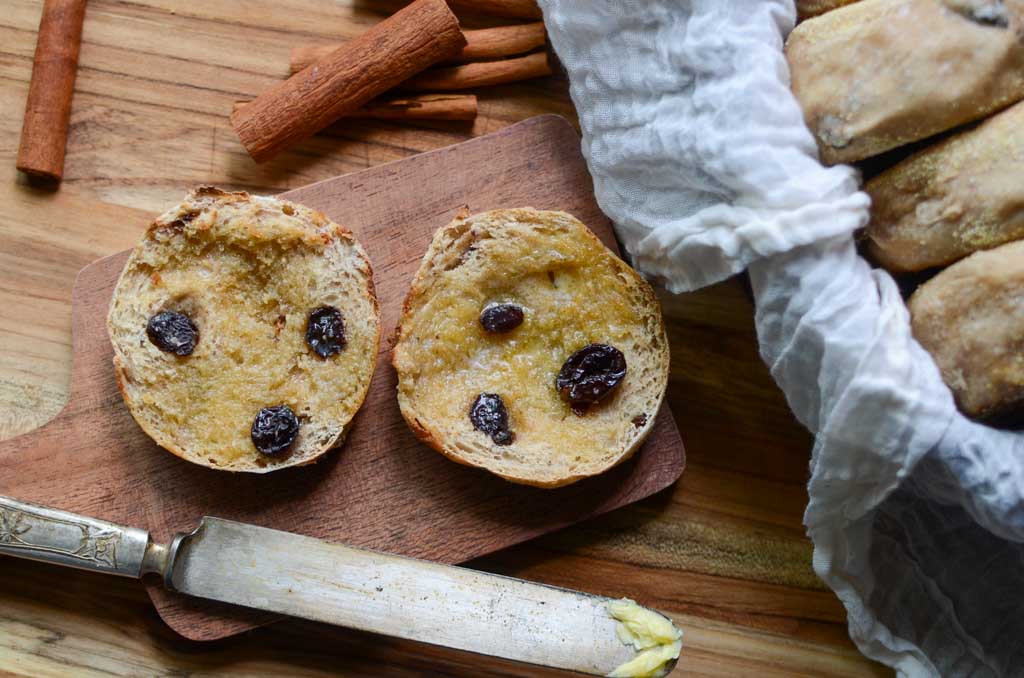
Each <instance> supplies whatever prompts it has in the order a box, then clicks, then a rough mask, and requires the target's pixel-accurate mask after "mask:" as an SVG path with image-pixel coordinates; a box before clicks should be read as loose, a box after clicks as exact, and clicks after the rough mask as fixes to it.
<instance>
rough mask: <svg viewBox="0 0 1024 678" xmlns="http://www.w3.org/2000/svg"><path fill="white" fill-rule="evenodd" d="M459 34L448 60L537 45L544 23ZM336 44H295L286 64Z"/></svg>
mask: <svg viewBox="0 0 1024 678" xmlns="http://www.w3.org/2000/svg"><path fill="white" fill-rule="evenodd" d="M463 34H464V35H465V36H466V46H465V47H464V48H463V49H462V52H461V53H460V54H458V55H457V56H456V57H455V58H454V59H451V60H450V61H451V62H452V63H465V62H467V61H477V60H480V59H495V58H500V57H506V56H512V55H513V54H524V53H526V52H529V51H530V50H533V49H536V48H538V47H540V46H541V45H543V44H544V43H545V41H546V39H547V36H546V34H545V33H544V23H543V22H541V21H537V22H534V23H531V24H517V25H515V26H499V27H498V28H483V29H480V30H476V31H463ZM339 47H341V44H333V45H302V46H301V47H295V48H293V49H292V51H291V58H290V60H289V64H288V65H289V72H290V73H298V72H299V71H301V70H302V69H304V68H307V67H309V66H310V65H311V64H314V63H316V62H317V61H319V60H320V59H323V58H324V57H325V56H327V55H328V54H330V53H331V52H333V51H334V50H336V49H338V48H339Z"/></svg>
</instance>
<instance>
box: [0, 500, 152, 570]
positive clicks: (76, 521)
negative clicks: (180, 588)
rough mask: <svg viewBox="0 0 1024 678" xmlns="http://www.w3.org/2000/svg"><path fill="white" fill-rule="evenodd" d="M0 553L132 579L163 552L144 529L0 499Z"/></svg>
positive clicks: (150, 565) (150, 567)
mask: <svg viewBox="0 0 1024 678" xmlns="http://www.w3.org/2000/svg"><path fill="white" fill-rule="evenodd" d="M0 554H3V555H10V556H15V557H18V558H28V559H30V560H39V561H43V562H47V563H54V564H56V565H66V566H69V567H77V568H80V569H83V570H93V571H96V572H105V573H107V574H117V575H121V576H123V577H136V578H137V577H140V576H142V574H144V573H146V572H163V570H164V566H165V565H166V563H167V548H166V547H164V546H161V545H159V544H153V543H152V542H150V540H149V533H148V532H146V531H145V530H140V529H137V528H134V527H123V526H121V525H115V524H113V523H108V522H105V521H103V520H96V519H95V518H87V517H85V516H80V515H76V514H74V513H67V512H66V511H58V510H57V509H52V508H46V507H45V506H37V505H36V504H29V503H26V502H21V501H17V500H15V499H10V498H8V497H3V496H0Z"/></svg>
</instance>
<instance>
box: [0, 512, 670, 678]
mask: <svg viewBox="0 0 1024 678" xmlns="http://www.w3.org/2000/svg"><path fill="white" fill-rule="evenodd" d="M0 554H4V555H10V556H16V557H19V558H28V559H31V560H38V561H44V562H48V563H55V564H58V565H66V566H70V567H75V568H80V569H85V570H92V571H95V572H103V573H107V574H115V575H121V576H125V577H134V578H141V577H142V576H143V575H146V574H155V575H158V576H160V577H162V578H163V583H164V585H165V586H166V587H167V588H169V589H171V590H174V591H178V592H181V593H184V594H188V595H191V596H196V597H199V598H206V599H209V600H217V601H221V602H225V603H232V604H235V605H242V606H245V607H249V608H254V609H258V610H266V611H270V612H277V613H281V614H285V615H290V616H294V617H302V618H305V619H312V620H315V621H321V622H326V623H329V624H336V625H338V626H345V627H348V628H354V629H360V630H363V631H370V632H373V633H379V634H384V635H388V636H394V637H397V638H405V639H409V640H415V641H420V642H425V643H430V644H433V645H441V646H445V647H450V648H455V649H458V650H466V651H469V652H476V653H479V654H484V655H491V656H495V657H503V658H505V659H511V660H515V661H521V662H527V663H530V664H537V665H541V666H549V667H554V668H559V669H567V670H571V671H578V672H580V673H586V674H592V675H609V676H661V675H665V674H667V673H668V672H669V671H671V670H672V668H673V667H674V666H675V664H676V661H677V657H678V655H679V648H680V647H681V640H680V636H681V634H680V632H679V630H678V629H677V628H676V627H675V626H674V625H673V624H672V622H671V621H670V620H668V618H667V617H665V616H663V615H661V614H659V613H657V612H654V611H653V610H649V609H647V608H643V607H640V606H638V605H636V604H635V603H632V601H626V600H622V601H613V600H611V599H609V598H604V597H601V596H595V595H590V594H587V593H580V592H577V591H570V590H567V589H562V588H556V587H553V586H546V585H543V584H536V583H531V582H527V581H523V580H520V579H513V578H511V577H504V576H500V575H494V574H488V573H485V572H478V571H475V570H470V569H467V568H461V567H453V566H448V565H441V564H438V563H432V562H427V561H423V560H416V559H413V558H406V557H402V556H396V555H391V554H385V553H379V552H376V551H370V550H366V549H359V548H353V547H350V546H344V545H342V544H334V543H330V542H326V541H321V540H319V539H314V538H312V537H304V536H301V535H296V534H291V533H289V532H281V531H278V530H270V529H267V528H263V527H257V526H255V525H248V524H244V523H238V522H234V521H230V520H223V519H221V518H212V517H204V518H203V519H202V520H201V521H200V523H199V526H198V527H197V528H196V529H194V530H192V531H191V532H187V533H179V534H178V535H176V536H175V537H174V538H173V539H172V540H171V542H170V543H169V544H158V543H155V542H153V541H152V540H151V539H150V536H149V533H148V532H147V531H146V530H142V529H138V528H134V527H123V526H121V525H115V524H113V523H108V522H105V521H102V520H96V519H94V518H88V517H85V516H80V515H76V514H73V513H68V512H65V511H60V510H57V509H52V508H47V507H43V506H37V505H35V504H30V503H26V502H21V501H17V500H14V499H10V498H7V497H2V496H0Z"/></svg>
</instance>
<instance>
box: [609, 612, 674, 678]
mask: <svg viewBox="0 0 1024 678" xmlns="http://www.w3.org/2000/svg"><path fill="white" fill-rule="evenodd" d="M608 613H609V614H610V615H611V616H612V617H613V618H614V619H616V620H618V622H619V624H618V627H617V629H616V631H617V633H618V636H619V640H621V641H622V642H623V643H625V644H626V645H632V646H633V647H634V648H635V649H636V650H637V655H636V656H635V657H633V658H632V659H630V660H629V661H628V662H626V663H625V664H622V665H621V666H619V667H618V668H616V669H615V670H614V671H612V672H611V673H609V674H608V676H609V678H660V676H664V675H665V674H666V673H668V670H669V669H671V667H672V665H673V660H674V659H676V658H678V657H679V652H680V650H682V648H683V632H682V631H680V630H679V629H678V628H676V625H675V624H673V623H672V621H671V620H670V619H668V618H667V617H664V616H662V615H660V614H658V613H657V612H654V611H653V610H648V609H647V608H645V607H641V606H640V605H637V604H636V603H635V602H633V601H632V600H630V599H629V598H623V599H622V600H614V601H612V602H610V603H608Z"/></svg>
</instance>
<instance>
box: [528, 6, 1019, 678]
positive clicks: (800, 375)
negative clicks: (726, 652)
mask: <svg viewBox="0 0 1024 678" xmlns="http://www.w3.org/2000/svg"><path fill="white" fill-rule="evenodd" d="M540 4H541V6H542V8H543V11H544V18H545V22H546V24H547V27H548V31H549V34H550V37H551V43H552V46H553V47H554V49H555V51H556V52H557V53H558V56H559V58H560V59H561V61H562V63H563V64H564V65H565V67H566V70H567V71H568V73H569V79H570V83H571V86H570V91H571V94H572V97H573V101H574V102H575V104H576V109H577V111H578V113H579V119H580V125H581V128H582V131H583V152H584V155H585V156H586V158H587V162H588V166H589V168H590V172H591V175H592V176H593V178H594V187H595V194H596V196H597V200H598V203H599V204H600V205H601V208H602V209H603V210H604V211H605V213H606V214H608V216H609V217H611V219H612V221H613V222H614V223H615V225H616V229H617V233H618V235H619V238H620V240H622V242H623V245H624V246H625V248H626V251H627V252H628V253H629V254H630V256H631V258H632V260H633V263H634V265H635V266H636V267H637V268H638V269H639V270H641V271H642V272H644V273H645V274H647V275H649V276H651V277H655V278H658V279H660V280H661V281H662V282H663V283H664V284H665V285H666V286H667V287H668V288H669V289H670V290H672V291H674V292H680V291H685V290H690V289H695V288H697V287H700V286H703V285H707V284H710V283H713V282H716V281H718V280H721V279H723V278H726V277H728V276H730V275H732V274H735V273H737V272H739V271H742V270H744V269H746V268H749V271H750V278H751V283H752V286H753V289H754V293H755V299H756V305H757V311H756V318H755V320H756V324H757V330H758V337H759V341H760V349H761V355H762V357H763V358H764V360H765V363H766V364H767V365H768V366H769V368H770V370H771V373H772V375H773V377H774V378H775V380H776V381H777V382H778V384H779V386H780V387H781V388H782V390H783V391H784V392H785V394H786V398H787V400H788V402H789V404H790V406H791V408H792V409H793V411H794V413H795V414H796V416H797V417H798V419H799V420H800V421H801V422H802V423H803V424H804V425H805V426H807V427H808V428H809V429H810V430H811V431H812V432H813V433H814V434H815V444H814V449H813V450H812V451H811V460H810V481H809V484H808V494H809V503H808V507H807V511H806V513H805V516H804V522H805V525H806V527H807V532H808V535H809V536H810V538H811V540H812V541H813V543H814V557H813V565H814V569H815V571H816V572H817V573H818V575H819V576H820V577H821V578H822V579H823V580H824V581H825V582H826V583H827V584H828V585H829V586H830V587H831V588H833V589H834V590H835V592H836V594H837V596H838V597H839V598H840V600H841V601H842V602H843V604H844V605H845V606H846V609H847V612H848V621H849V630H850V636H851V638H852V639H853V640H854V642H855V643H857V645H858V647H859V648H860V649H861V650H862V651H863V652H864V653H865V654H866V655H868V656H870V657H873V658H875V659H877V660H879V661H881V662H884V663H886V664H888V665H889V666H892V667H894V668H896V669H897V672H898V673H899V674H900V675H906V676H918V675H972V676H974V675H978V676H1009V675H1024V657H1021V656H1020V655H1021V654H1022V653H1024V649H1021V648H1022V646H1024V643H1020V641H1019V640H1018V639H1019V638H1021V637H1022V634H1021V631H1024V614H1021V612H1022V610H1021V606H1022V605H1024V596H1021V595H1020V594H1017V591H1019V590H1020V587H1019V586H1018V584H1019V583H1020V581H1021V579H1022V578H1024V567H1021V566H1022V564H1024V547H1022V545H1021V543H1020V542H1022V541H1024V436H1022V435H1021V434H1018V433H1011V432H1004V431H996V430H993V429H990V428H988V427H985V426H982V425H980V424H977V423H974V422H971V421H968V420H967V419H965V418H964V417H963V416H961V415H960V414H959V413H958V412H957V410H956V408H955V405H954V403H953V398H952V395H951V393H950V392H949V390H948V389H947V388H946V386H945V385H944V384H943V383H942V380H941V377H940V375H939V372H938V369H937V368H936V366H935V364H934V362H933V361H932V360H931V358H930V356H928V354H927V353H926V352H925V351H924V350H923V349H922V348H921V347H920V346H919V345H918V344H917V342H916V341H914V339H913V337H912V335H911V332H910V323H909V317H908V313H907V310H906V307H905V305H904V303H903V301H902V299H901V298H900V294H899V290H898V289H897V287H896V285H895V283H894V281H893V280H892V279H891V277H890V276H889V275H888V274H886V273H885V272H883V271H879V270H873V269H872V268H871V267H870V266H869V265H868V264H867V262H866V261H864V260H863V259H862V258H861V257H860V256H859V255H858V253H857V250H856V246H855V243H854V239H853V233H854V231H855V230H856V229H858V228H859V227H861V226H863V225H864V224H865V223H866V221H867V218H868V207H869V201H868V198H867V196H866V195H865V194H864V193H862V192H860V191H859V190H858V177H857V174H856V172H855V171H854V170H853V169H852V168H849V167H845V166H836V167H830V168H825V167H823V166H822V165H821V164H820V163H819V162H818V161H817V154H816V148H815V145H814V140H813V138H812V137H811V135H810V133H809V132H808V131H807V129H806V127H805V126H804V124H803V120H802V117H801V114H800V109H799V106H798V104H797V103H796V101H795V99H794V98H793V96H792V95H791V93H790V92H789V88H788V71H787V68H786V62H785V59H784V57H783V54H782V46H783V42H784V38H785V36H786V35H787V34H788V32H789V31H790V30H792V28H793V26H794V24H795V20H796V12H795V9H794V6H793V2H792V0H688V1H687V0H675V1H672V0H540ZM683 661H684V662H685V649H684V655H683Z"/></svg>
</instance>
